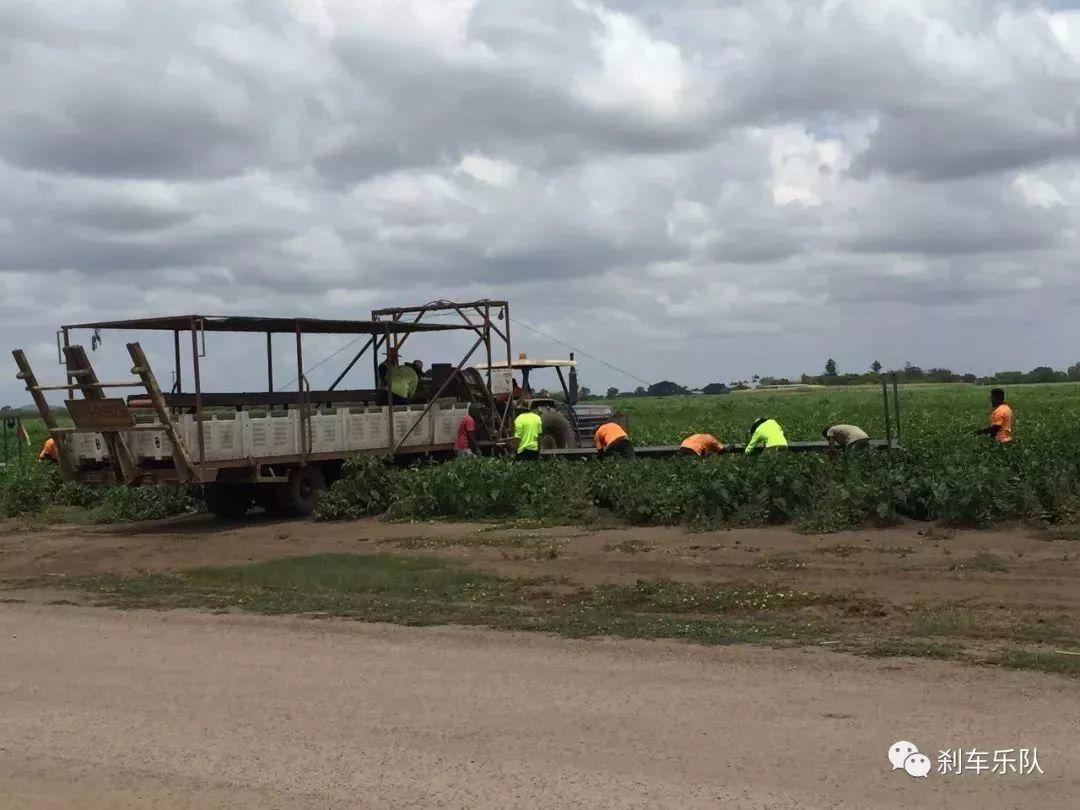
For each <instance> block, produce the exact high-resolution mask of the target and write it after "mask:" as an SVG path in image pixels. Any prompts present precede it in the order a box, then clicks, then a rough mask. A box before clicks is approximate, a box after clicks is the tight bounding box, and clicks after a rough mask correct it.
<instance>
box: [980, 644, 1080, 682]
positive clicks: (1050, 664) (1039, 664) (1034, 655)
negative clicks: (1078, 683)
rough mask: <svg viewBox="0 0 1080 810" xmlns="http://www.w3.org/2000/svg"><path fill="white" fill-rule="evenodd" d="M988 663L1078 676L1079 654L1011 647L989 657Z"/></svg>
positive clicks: (1079, 672)
mask: <svg viewBox="0 0 1080 810" xmlns="http://www.w3.org/2000/svg"><path fill="white" fill-rule="evenodd" d="M988 663H991V664H996V665H997V666H1001V667H1008V668H1009V669H1031V670H1036V671H1038V672H1052V673H1055V674H1057V675H1070V676H1072V677H1074V678H1076V677H1080V655H1069V654H1066V653H1060V652H1038V651H1031V650H1019V649H1011V650H1006V651H1005V652H1003V653H1001V654H1000V655H998V656H996V657H994V658H992V659H990V661H988Z"/></svg>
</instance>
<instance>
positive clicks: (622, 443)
mask: <svg viewBox="0 0 1080 810" xmlns="http://www.w3.org/2000/svg"><path fill="white" fill-rule="evenodd" d="M600 457H601V458H633V457H634V445H632V444H631V443H630V440H629V439H625V438H624V439H616V440H615V441H613V442H612V443H611V444H609V445H608V446H607V447H605V448H604V449H603V450H601V451H600Z"/></svg>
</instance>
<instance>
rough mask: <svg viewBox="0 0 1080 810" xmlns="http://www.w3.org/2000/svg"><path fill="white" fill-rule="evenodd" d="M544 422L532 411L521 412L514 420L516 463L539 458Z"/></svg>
mask: <svg viewBox="0 0 1080 810" xmlns="http://www.w3.org/2000/svg"><path fill="white" fill-rule="evenodd" d="M543 430H544V422H543V420H542V419H541V418H540V414H538V413H537V412H536V411H534V410H529V411H522V412H521V413H519V414H518V415H517V418H516V419H514V439H515V440H516V442H517V446H516V447H515V448H514V450H515V458H517V460H518V461H536V460H537V459H538V458H540V434H541V433H542V432H543Z"/></svg>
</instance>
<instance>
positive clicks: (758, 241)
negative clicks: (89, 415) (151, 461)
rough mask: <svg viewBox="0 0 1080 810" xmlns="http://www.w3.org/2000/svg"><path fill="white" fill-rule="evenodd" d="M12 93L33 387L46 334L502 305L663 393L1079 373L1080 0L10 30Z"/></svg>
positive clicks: (170, 21)
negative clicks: (93, 322)
mask: <svg viewBox="0 0 1080 810" xmlns="http://www.w3.org/2000/svg"><path fill="white" fill-rule="evenodd" d="M0 85H2V86H3V87H4V88H5V92H4V94H3V96H2V98H0V189H2V190H3V191H2V194H0V344H3V347H4V348H5V350H6V349H7V348H9V347H15V346H21V347H23V348H26V349H27V350H28V351H30V353H31V356H32V359H34V360H35V361H37V363H38V364H39V365H40V366H41V367H42V373H41V375H40V376H42V377H51V376H54V374H55V373H56V372H57V371H58V369H56V367H55V362H56V350H55V338H54V330H55V328H56V326H57V325H59V324H60V323H71V322H78V321H81V320H88V319H97V318H103V317H111V316H139V315H151V314H170V313H180V312H205V313H237V314H282V315H293V314H306V315H319V316H327V317H365V316H366V314H367V313H368V311H369V310H370V309H371V308H372V307H373V306H393V305H401V304H409V303H422V302H426V301H429V300H431V299H435V298H453V297H485V296H487V297H505V298H508V299H509V300H510V301H511V305H512V311H513V314H514V316H515V319H517V320H519V321H520V322H521V323H524V324H529V325H530V326H532V327H536V328H538V329H540V330H541V331H542V332H544V333H546V334H551V335H556V336H559V337H560V338H562V339H563V340H565V341H566V342H567V343H570V344H572V345H575V346H578V347H580V348H582V349H584V350H585V351H588V352H589V353H590V354H594V355H596V356H598V357H601V358H604V359H605V360H607V361H609V362H610V363H612V364H614V365H615V366H617V367H620V368H624V369H628V370H630V371H632V372H634V373H635V374H636V375H637V376H639V377H641V378H643V379H646V380H656V379H660V378H673V379H675V380H677V381H679V382H683V383H687V384H703V383H706V382H710V381H713V380H725V381H726V380H730V379H733V378H739V377H747V376H749V375H751V374H754V373H762V374H793V373H798V372H800V371H804V370H816V369H819V368H821V366H823V364H824V361H825V359H826V358H827V357H829V356H833V357H835V358H836V359H837V361H838V362H839V364H840V368H841V370H863V369H865V368H866V367H867V366H869V364H870V363H871V362H872V361H873V360H875V359H879V360H880V361H881V362H883V363H884V364H886V366H898V365H902V364H903V363H904V362H905V361H911V362H914V363H917V364H920V365H924V366H930V365H947V366H950V367H953V368H956V369H962V370H965V371H966V370H972V371H990V370H1003V369H1012V368H1023V369H1027V368H1031V367H1032V366H1035V365H1039V364H1044V363H1045V364H1051V365H1055V366H1064V365H1066V364H1068V363H1071V362H1075V361H1077V360H1080V318H1077V312H1078V300H1080V286H1078V284H1077V282H1078V275H1077V262H1078V259H1077V257H1078V256H1080V251H1078V248H1080V236H1078V230H1080V216H1078V207H1077V206H1078V205H1080V121H1078V108H1080V0H1042V2H1035V0H951V1H950V0H663V2H660V0H623V2H608V3H599V2H586V1H585V0H182V1H181V0H173V2H153V3H150V2H137V1H136V0H131V1H130V2H121V0H63V2H58V1H57V0H3V2H0ZM515 331H516V335H517V337H518V340H517V341H516V342H515V349H516V350H526V351H528V352H529V353H530V354H556V353H559V354H561V353H564V352H565V349H563V348H562V347H560V346H558V345H555V344H553V343H551V342H550V341H547V340H546V339H543V338H541V337H539V336H538V335H536V334H534V333H532V332H530V331H528V329H527V328H525V327H524V326H517V327H516V328H515ZM210 343H211V345H210V346H209V347H208V348H209V351H210V360H209V361H208V362H212V363H213V364H214V366H215V367H216V368H217V369H218V370H217V371H214V372H213V375H217V376H213V377H212V380H213V381H214V382H217V383H219V384H223V383H224V382H226V381H227V382H230V383H231V384H232V385H233V386H244V387H247V386H248V385H250V384H257V383H258V381H259V379H260V378H259V376H258V375H257V374H256V373H255V370H256V369H259V368H261V364H260V363H259V362H254V361H252V359H251V358H252V354H251V351H252V350H254V349H255V347H254V346H251V347H246V346H244V347H241V346H239V345H238V344H235V343H229V342H228V341H227V340H224V339H221V338H220V337H217V336H212V339H211V341H210ZM285 343H287V341H285V342H283V344H282V346H281V347H280V349H279V351H280V355H281V362H286V361H287V358H289V357H290V351H291V347H289V346H287V345H284V344H285ZM342 343H344V341H343V340H340V339H339V340H330V341H323V342H322V343H320V344H319V345H318V346H315V347H313V349H312V350H311V351H309V355H310V356H311V358H312V360H311V364H313V363H314V362H315V360H317V359H319V358H321V356H324V355H326V354H329V353H330V352H331V351H333V350H334V349H336V348H338V347H340V346H341V344H342ZM441 348H442V347H433V348H429V349H426V351H429V352H431V354H429V356H428V358H427V359H429V360H430V359H439V357H438V356H437V354H436V353H437V351H439V350H440V349H441ZM154 351H155V352H157V351H158V347H157V346H156V345H155V346H154ZM124 354H125V352H124V349H123V345H122V341H121V339H120V337H119V336H117V337H116V338H107V342H106V344H105V346H103V347H102V349H100V350H99V351H98V356H100V358H101V362H102V363H108V362H111V361H109V360H107V359H106V356H110V357H115V358H117V362H118V363H119V365H118V366H117V368H122V367H123V365H124V363H123V357H122V355H124ZM331 365H333V364H332V363H331V364H328V365H327V366H324V367H322V368H320V369H316V370H314V371H313V372H312V376H313V383H314V384H318V383H319V382H321V381H324V379H323V378H324V377H327V376H329V377H332V369H331V368H330V366H331ZM8 370H9V371H11V372H12V373H10V374H8V373H5V374H3V375H2V376H0V403H2V402H4V401H11V402H15V401H19V402H21V401H22V400H23V398H24V395H23V394H20V393H19V390H18V389H19V386H18V384H17V383H16V382H15V381H14V379H13V368H11V367H10V363H9V368H8ZM45 372H47V373H45ZM163 376H166V375H164V374H163ZM583 378H584V380H585V382H586V383H587V384H589V385H591V386H592V387H594V388H603V387H606V386H608V385H615V386H618V387H621V388H628V387H629V388H632V387H634V386H635V385H637V382H636V381H634V380H633V379H630V378H627V377H624V376H621V375H619V374H618V373H616V372H615V371H612V370H610V369H608V368H606V367H603V366H600V365H597V364H596V363H594V362H592V361H588V360H586V362H585V368H584V370H583ZM365 382H366V381H363V380H357V384H363V383H365Z"/></svg>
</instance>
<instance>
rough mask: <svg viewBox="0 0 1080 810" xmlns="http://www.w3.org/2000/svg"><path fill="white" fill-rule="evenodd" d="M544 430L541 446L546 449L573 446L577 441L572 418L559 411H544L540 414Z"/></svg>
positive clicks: (541, 436) (541, 434)
mask: <svg viewBox="0 0 1080 810" xmlns="http://www.w3.org/2000/svg"><path fill="white" fill-rule="evenodd" d="M540 421H541V423H542V424H543V430H542V431H541V433H540V447H541V448H542V449H544V450H554V449H556V448H558V449H559V450H562V449H564V448H566V447H573V446H574V445H575V444H577V442H576V441H575V438H574V429H573V428H572V427H571V426H570V420H569V419H567V418H566V417H565V416H563V415H562V414H561V413H559V412H558V411H543V412H542V413H541V414H540Z"/></svg>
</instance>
